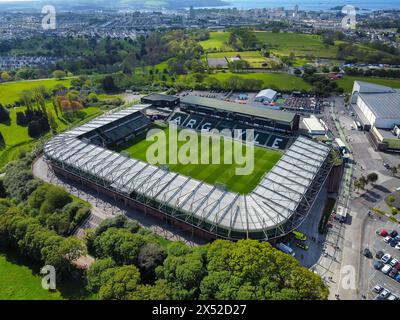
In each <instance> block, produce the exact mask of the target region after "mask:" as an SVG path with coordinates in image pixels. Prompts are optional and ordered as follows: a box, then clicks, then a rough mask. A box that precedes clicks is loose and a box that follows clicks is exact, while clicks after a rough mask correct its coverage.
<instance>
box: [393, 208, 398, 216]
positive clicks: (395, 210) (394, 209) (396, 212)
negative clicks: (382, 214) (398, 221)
mask: <svg viewBox="0 0 400 320" xmlns="http://www.w3.org/2000/svg"><path fill="white" fill-rule="evenodd" d="M391 211H392V215H394V216H395V215H397V214H398V213H399V210H398V209H397V208H396V207H392V210H391Z"/></svg>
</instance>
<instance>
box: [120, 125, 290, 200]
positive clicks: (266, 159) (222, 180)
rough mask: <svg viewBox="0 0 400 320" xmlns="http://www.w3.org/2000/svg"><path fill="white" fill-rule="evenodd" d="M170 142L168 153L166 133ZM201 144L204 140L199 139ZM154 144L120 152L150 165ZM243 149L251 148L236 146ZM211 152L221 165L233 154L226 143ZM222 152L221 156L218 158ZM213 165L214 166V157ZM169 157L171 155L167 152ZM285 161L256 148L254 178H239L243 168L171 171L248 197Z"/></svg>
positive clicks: (175, 167)
mask: <svg viewBox="0 0 400 320" xmlns="http://www.w3.org/2000/svg"><path fill="white" fill-rule="evenodd" d="M164 132H165V135H166V139H167V140H166V141H167V150H169V149H168V148H169V142H168V141H169V130H168V129H164ZM197 138H198V141H200V137H197ZM152 144H154V142H153V141H147V140H146V139H143V140H141V141H139V142H137V141H134V142H130V143H129V142H128V143H127V144H125V145H123V146H120V147H119V148H118V149H117V151H118V152H121V151H124V152H127V153H128V154H129V155H130V156H131V157H132V158H135V159H139V160H142V161H145V162H147V150H148V148H149V147H150V146H151V145H152ZM185 144H186V142H179V143H178V149H179V148H180V147H182V146H183V145H185ZM235 144H236V145H237V146H239V147H242V148H243V149H242V150H243V151H245V148H249V147H247V146H245V145H244V144H241V143H240V142H235ZM208 148H209V150H214V151H212V152H217V153H216V156H217V158H219V159H220V161H221V163H222V162H224V156H226V155H227V154H228V155H231V152H232V151H231V150H228V149H227V150H224V143H223V140H222V139H221V141H220V148H217V147H215V145H214V149H212V145H211V143H209V145H208ZM195 149H197V154H203V155H204V153H202V152H201V147H200V143H199V144H198V148H195ZM218 149H219V150H220V153H219V154H218ZM212 152H211V151H210V152H209V153H210V157H209V159H208V160H209V162H210V163H211V154H212ZM167 153H168V152H167ZM281 157H282V152H280V151H275V150H268V149H265V148H260V147H255V148H254V170H253V172H252V174H250V175H244V176H238V175H236V168H240V167H244V166H243V165H240V164H237V163H236V164H235V163H234V164H187V165H183V164H171V165H168V167H169V169H170V170H171V171H173V172H178V173H180V174H182V175H185V176H189V177H192V178H194V179H197V180H200V181H204V182H206V183H209V184H222V185H225V186H226V188H227V189H228V190H229V191H232V192H237V193H242V194H247V193H250V192H251V191H252V190H254V188H255V187H256V186H257V185H258V183H259V182H260V181H261V179H262V177H263V176H264V175H265V174H266V173H267V172H268V171H270V170H271V169H272V167H273V166H274V165H275V164H276V163H277V162H278V161H279V159H280V158H281ZM166 158H167V163H168V162H169V156H168V154H167V157H166Z"/></svg>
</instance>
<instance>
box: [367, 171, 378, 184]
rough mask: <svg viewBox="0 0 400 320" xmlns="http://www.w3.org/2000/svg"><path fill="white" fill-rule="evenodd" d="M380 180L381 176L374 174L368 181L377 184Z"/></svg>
mask: <svg viewBox="0 0 400 320" xmlns="http://www.w3.org/2000/svg"><path fill="white" fill-rule="evenodd" d="M378 179H379V176H378V174H376V173H375V172H372V173H370V174H369V175H368V176H367V181H368V182H371V183H375V182H377V181H378Z"/></svg>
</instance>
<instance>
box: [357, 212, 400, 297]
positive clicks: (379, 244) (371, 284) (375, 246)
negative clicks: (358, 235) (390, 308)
mask: <svg viewBox="0 0 400 320" xmlns="http://www.w3.org/2000/svg"><path fill="white" fill-rule="evenodd" d="M373 225H374V226H377V225H381V226H382V227H380V228H378V229H376V230H375V232H374V231H373V230H371V229H370V230H369V231H370V232H372V233H373V234H371V237H370V241H371V243H372V246H371V247H370V248H369V250H370V251H371V253H372V258H367V257H364V262H367V268H368V269H367V274H368V288H367V292H365V293H364V295H365V297H366V298H367V299H368V300H372V299H376V297H377V296H378V293H379V292H377V291H376V290H374V288H375V287H376V286H380V287H381V288H384V289H386V290H388V291H389V292H390V293H391V294H393V295H394V296H395V297H393V296H392V297H391V299H395V298H400V283H399V281H400V279H398V280H397V281H396V279H395V278H396V277H398V276H399V270H400V262H399V261H400V250H399V249H396V248H395V247H393V246H391V245H390V244H388V243H385V241H384V239H385V238H386V237H384V236H381V235H380V232H381V231H382V230H385V231H388V232H392V230H396V231H399V228H397V229H393V227H394V224H393V223H391V222H386V223H385V222H382V221H381V220H379V219H376V220H375V223H374V224H373ZM399 240H400V237H397V240H396V241H395V243H399V242H400V241H399ZM377 253H380V254H378V255H377ZM382 254H384V255H383V256H382ZM382 259H383V260H382ZM396 260H397V263H396ZM379 261H381V262H379ZM385 269H386V270H385ZM392 270H393V273H392V274H391V276H389V273H390V272H391V271H392ZM383 271H385V272H386V273H387V274H385V273H384V272H383ZM382 291H383V290H382ZM387 298H388V297H387Z"/></svg>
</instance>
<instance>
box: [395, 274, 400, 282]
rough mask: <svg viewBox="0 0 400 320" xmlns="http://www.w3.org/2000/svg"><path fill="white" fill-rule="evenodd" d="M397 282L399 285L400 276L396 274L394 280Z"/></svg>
mask: <svg viewBox="0 0 400 320" xmlns="http://www.w3.org/2000/svg"><path fill="white" fill-rule="evenodd" d="M394 279H395V280H396V281H397V282H399V283H400V274H398V275H397V276H396V278H394Z"/></svg>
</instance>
